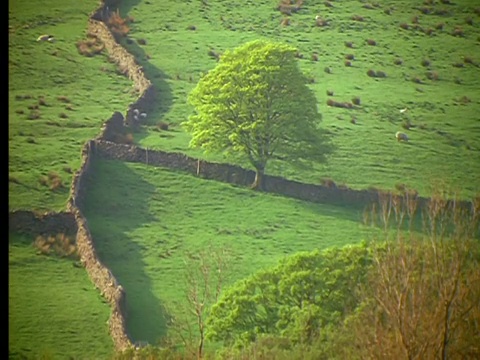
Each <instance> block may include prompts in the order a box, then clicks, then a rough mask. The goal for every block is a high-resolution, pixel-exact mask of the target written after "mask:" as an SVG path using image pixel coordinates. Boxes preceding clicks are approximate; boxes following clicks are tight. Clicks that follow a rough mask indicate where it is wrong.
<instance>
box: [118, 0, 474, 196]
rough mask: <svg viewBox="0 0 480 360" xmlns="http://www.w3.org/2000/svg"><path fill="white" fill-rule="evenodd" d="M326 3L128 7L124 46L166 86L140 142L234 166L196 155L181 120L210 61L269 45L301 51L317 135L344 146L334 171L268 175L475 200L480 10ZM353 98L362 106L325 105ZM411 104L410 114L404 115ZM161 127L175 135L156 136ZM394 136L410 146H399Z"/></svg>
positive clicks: (316, 167) (317, 166) (273, 168)
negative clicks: (251, 44) (444, 190)
mask: <svg viewBox="0 0 480 360" xmlns="http://www.w3.org/2000/svg"><path fill="white" fill-rule="evenodd" d="M326 3H327V2H324V1H320V0H316V1H315V0H311V1H304V2H303V5H302V6H301V8H300V9H299V10H298V11H297V12H292V14H291V15H286V14H282V13H281V12H280V11H279V10H278V8H277V7H278V4H279V1H278V0H262V1H256V2H245V3H239V2H238V1H235V0H227V1H223V0H222V1H216V0H211V1H208V2H200V1H199V2H183V3H179V2H178V1H173V0H166V1H162V2H161V3H154V2H149V3H147V2H140V3H138V4H137V2H133V1H125V2H122V4H121V8H120V10H121V12H122V16H127V15H128V16H131V17H133V19H134V22H133V23H132V24H131V31H130V33H129V36H128V37H129V40H130V41H125V44H124V45H125V46H126V48H127V49H128V50H129V51H130V52H131V53H133V54H135V55H136V57H137V58H138V60H139V62H140V63H141V64H142V65H143V66H144V69H145V71H146V74H147V76H148V77H149V79H151V80H152V82H153V83H154V85H155V86H156V87H157V88H158V89H159V90H160V101H159V102H158V103H157V104H156V106H155V109H154V111H153V112H152V113H150V114H149V124H150V126H149V127H148V128H146V129H144V131H142V132H140V133H138V134H136V135H135V140H136V142H138V143H139V144H140V145H142V146H145V147H149V148H159V149H162V150H167V151H168V150H172V151H181V152H186V153H187V154H189V155H191V156H199V157H202V158H206V159H209V160H216V161H223V162H237V161H236V160H235V159H233V158H223V157H222V156H221V155H218V156H209V157H207V156H204V155H203V154H201V153H200V152H199V151H196V150H192V149H189V148H188V142H189V139H190V138H189V136H188V134H186V133H185V132H184V131H183V129H182V128H181V127H180V126H179V124H180V123H181V122H182V121H184V120H185V119H186V118H187V116H188V115H189V114H190V113H191V112H192V109H191V107H190V106H189V105H188V104H187V101H186V99H187V96H188V93H189V92H190V91H191V90H192V89H193V87H194V86H195V84H196V83H197V81H198V80H199V78H200V76H201V74H202V73H205V72H206V71H208V70H209V69H212V68H213V67H214V66H215V65H216V60H215V56H214V55H215V54H216V55H221V53H222V52H223V51H225V50H226V49H233V48H234V47H236V46H238V45H240V44H242V43H244V42H246V41H249V40H252V39H256V38H263V39H269V40H275V41H283V42H287V43H290V44H292V45H294V46H297V47H298V49H299V62H300V67H301V68H302V69H303V70H304V71H305V73H306V74H308V76H309V77H310V78H311V81H312V83H311V87H312V89H313V90H314V91H315V93H316V94H317V100H318V107H319V110H320V112H321V113H322V114H323V122H322V124H321V125H320V126H321V129H322V130H325V131H329V132H331V134H332V141H333V144H334V145H335V147H336V150H335V152H334V153H333V154H332V155H331V156H330V157H329V159H328V163H326V164H321V163H315V162H314V164H313V165H312V166H311V167H309V168H308V169H303V170H298V169H294V168H293V167H292V166H290V165H289V164H285V163H280V162H272V163H269V165H268V166H267V173H270V174H274V175H280V176H284V177H287V178H290V179H295V180H299V181H304V182H312V183H320V182H321V181H322V179H323V178H330V179H333V181H335V182H336V183H339V184H342V183H344V184H346V185H348V186H349V187H352V188H354V189H365V188H369V187H372V186H373V187H378V188H383V189H394V188H395V186H397V185H401V184H406V185H407V186H408V187H410V188H414V189H417V190H418V191H419V192H420V194H421V195H423V196H429V195H430V193H431V187H432V186H434V187H436V186H438V184H439V183H442V184H444V185H445V186H447V187H448V186H450V187H452V188H453V189H454V190H456V191H458V192H459V194H460V196H461V197H463V198H471V197H472V196H474V195H475V194H476V193H478V192H479V190H480V189H479V183H480V147H479V146H478V141H477V139H478V137H479V136H480V125H479V118H478V113H479V112H480V100H479V97H478V94H479V93H480V77H479V76H478V72H479V66H480V52H479V41H480V26H479V24H480V22H479V21H480V20H479V19H480V18H479V14H480V10H479V9H478V8H477V7H475V5H474V4H473V3H472V2H471V1H468V0H458V1H455V2H451V4H442V3H440V2H435V5H425V4H422V2H412V1H406V0H404V1H401V0H400V1H382V2H371V3H367V2H365V1H360V0H347V1H341V2H333V1H332V2H331V5H332V6H331V7H328V6H326ZM317 15H318V16H320V18H321V20H322V22H321V23H319V25H320V26H317V23H316V20H315V17H316V16H317ZM284 19H288V21H289V22H288V25H285V24H286V22H284ZM369 71H373V74H376V73H377V72H383V73H384V74H386V77H371V76H369V75H367V73H368V72H369ZM327 91H329V92H332V93H333V95H331V96H329V95H327ZM353 99H356V100H355V101H356V102H358V105H357V106H355V107H356V108H355V109H345V108H338V107H334V106H328V105H327V101H328V100H330V101H336V102H350V103H353V101H354V100H353ZM403 108H407V109H408V110H407V111H406V112H405V113H400V111H399V110H400V109H403ZM160 122H164V123H167V124H169V130H168V131H164V130H160V129H159V127H158V126H157V124H158V123H160ZM397 131H404V132H406V133H407V134H408V136H409V137H410V142H409V143H408V144H405V143H398V142H397V141H396V140H395V133H396V132H397Z"/></svg>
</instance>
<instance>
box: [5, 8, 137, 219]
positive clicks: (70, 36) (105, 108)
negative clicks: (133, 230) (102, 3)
mask: <svg viewBox="0 0 480 360" xmlns="http://www.w3.org/2000/svg"><path fill="white" fill-rule="evenodd" d="M96 6H98V3H97V2H96V1H82V2H81V3H76V2H71V1H67V2H65V1H58V0H47V1H42V2H34V3H32V2H30V1H25V0H18V1H11V2H9V19H8V20H9V44H8V45H9V47H8V50H9V65H8V71H9V84H8V86H9V88H8V90H9V99H8V104H9V106H8V140H9V141H8V150H9V169H8V170H9V209H10V210H14V209H26V210H53V211H59V210H64V209H65V204H66V201H67V198H68V194H69V192H68V191H69V187H70V183H71V179H72V174H73V173H74V172H75V171H76V170H77V169H78V168H79V166H80V151H81V148H82V146H83V144H84V143H85V141H87V140H89V139H91V138H93V137H95V136H96V135H98V133H99V132H100V127H101V125H102V124H103V122H104V121H105V120H106V119H108V118H109V117H110V116H111V115H112V113H113V112H114V111H116V110H122V109H124V108H127V106H128V104H129V103H131V102H133V101H134V100H135V99H136V94H134V93H133V92H132V89H133V88H132V84H131V82H130V81H129V80H128V79H127V78H126V77H125V76H123V75H121V74H119V73H118V72H117V69H116V67H115V65H114V64H113V63H111V62H109V61H108V58H107V54H105V52H103V53H101V54H99V55H96V56H94V57H86V56H83V55H81V54H80V53H79V52H78V50H77V46H76V44H77V42H78V41H82V40H85V39H86V28H87V21H88V16H89V14H90V12H92V11H93V10H94V9H95V7H96ZM42 34H51V35H53V36H54V39H55V42H48V41H46V42H38V41H37V38H38V37H39V36H40V35H42Z"/></svg>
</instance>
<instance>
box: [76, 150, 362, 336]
mask: <svg viewBox="0 0 480 360" xmlns="http://www.w3.org/2000/svg"><path fill="white" fill-rule="evenodd" d="M92 166H93V168H92V170H93V171H92V175H91V178H90V180H89V191H88V193H87V197H86V205H85V210H84V213H85V216H86V217H87V218H88V219H89V227H90V230H91V233H92V236H93V239H94V242H95V247H96V249H97V250H98V254H99V256H100V258H101V261H103V262H104V263H105V264H106V266H108V267H109V268H110V269H111V270H112V273H113V274H114V275H115V276H116V277H117V279H118V280H119V282H120V283H121V284H122V286H123V287H124V288H125V291H126V293H127V307H128V313H129V315H128V318H127V327H128V331H129V333H130V334H131V336H132V338H133V340H134V341H136V340H147V341H149V342H150V343H155V342H156V341H157V340H159V339H160V338H161V337H162V336H164V335H165V334H166V319H167V316H166V315H167V314H166V313H165V310H164V307H165V306H169V305H170V306H171V304H172V303H173V302H175V301H178V302H180V303H183V302H184V301H185V300H184V299H185V297H184V295H183V292H182V291H183V281H184V277H183V275H182V274H183V271H184V268H183V259H184V256H185V254H186V252H187V251H189V252H195V250H196V249H202V248H204V247H206V246H207V245H208V246H210V245H211V246H213V247H214V248H215V247H216V248H221V247H226V248H228V249H230V251H231V252H232V253H233V260H232V262H231V264H230V266H231V270H232V271H233V274H234V275H233V276H232V278H231V279H230V280H229V283H231V282H233V281H235V280H238V279H241V278H244V277H246V276H247V275H249V274H251V273H253V272H255V271H257V270H259V269H262V268H264V267H268V266H271V265H274V264H275V263H276V262H277V261H278V260H279V259H280V258H282V257H284V256H287V255H290V254H293V253H296V252H298V251H304V250H311V249H315V248H325V247H329V246H334V245H338V246H341V245H344V244H349V243H354V242H357V241H360V240H362V238H363V237H364V235H365V234H366V232H367V229H366V228H365V227H363V226H362V225H361V223H360V221H361V219H362V209H355V208H346V207H337V206H329V205H322V204H313V203H307V202H302V201H298V200H294V199H289V198H284V197H280V196H274V195H269V194H265V193H258V192H252V191H251V190H249V189H245V188H238V187H234V186H231V185H229V184H224V183H218V182H215V181H208V180H204V179H200V178H197V177H194V176H191V175H187V174H183V173H178V172H173V171H169V170H166V169H162V168H154V167H148V166H146V165H142V164H134V163H122V162H118V161H107V160H101V159H96V160H95V161H94V162H93V163H92ZM113 178H115V179H116V181H114V182H112V181H111V179H113ZM175 311H179V310H178V307H176V310H175ZM174 315H179V314H178V313H177V314H174Z"/></svg>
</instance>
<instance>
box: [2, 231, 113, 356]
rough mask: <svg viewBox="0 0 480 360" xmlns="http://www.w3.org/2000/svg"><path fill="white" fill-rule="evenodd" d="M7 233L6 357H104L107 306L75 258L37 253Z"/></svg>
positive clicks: (108, 351)
mask: <svg viewBox="0 0 480 360" xmlns="http://www.w3.org/2000/svg"><path fill="white" fill-rule="evenodd" d="M33 240H34V239H32V238H30V237H26V236H22V235H18V234H13V233H11V234H9V246H8V270H9V271H8V300H9V301H8V349H9V359H40V358H41V356H45V357H44V358H45V359H47V358H48V359H108V358H109V357H110V356H111V355H112V354H113V341H112V339H111V338H110V335H109V333H108V325H107V321H108V318H109V316H110V307H109V305H108V304H107V303H105V301H104V300H103V299H102V298H101V296H100V294H99V293H98V290H97V289H95V287H94V286H93V285H92V283H91V281H90V279H89V278H88V276H87V274H86V272H85V270H84V269H83V268H82V267H75V266H73V265H74V264H75V261H74V260H69V259H66V258H59V257H56V256H46V255H39V254H38V250H37V249H36V248H35V247H34V246H33V244H32V243H33Z"/></svg>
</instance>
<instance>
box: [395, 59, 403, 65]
mask: <svg viewBox="0 0 480 360" xmlns="http://www.w3.org/2000/svg"><path fill="white" fill-rule="evenodd" d="M393 63H394V64H395V65H402V64H403V60H402V59H400V58H396V59H395V60H393Z"/></svg>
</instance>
